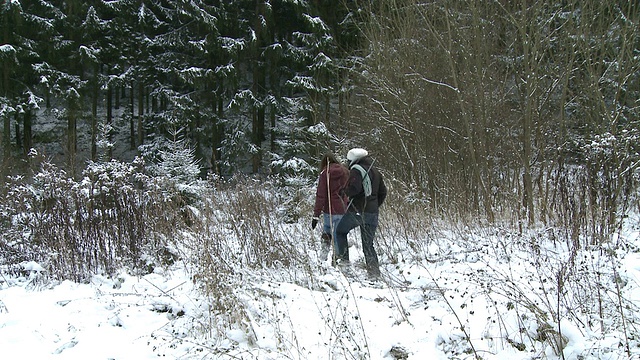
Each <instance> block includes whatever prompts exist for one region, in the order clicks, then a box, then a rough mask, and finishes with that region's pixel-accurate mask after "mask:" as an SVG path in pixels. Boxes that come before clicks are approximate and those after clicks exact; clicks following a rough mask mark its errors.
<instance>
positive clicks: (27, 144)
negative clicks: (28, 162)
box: [16, 109, 33, 155]
mask: <svg viewBox="0 0 640 360" xmlns="http://www.w3.org/2000/svg"><path fill="white" fill-rule="evenodd" d="M32 126H33V111H32V110H31V109H27V110H26V111H25V112H24V122H23V140H24V141H23V145H24V154H25V155H27V154H28V153H29V151H31V148H32V147H33V132H32ZM16 136H17V134H16Z"/></svg>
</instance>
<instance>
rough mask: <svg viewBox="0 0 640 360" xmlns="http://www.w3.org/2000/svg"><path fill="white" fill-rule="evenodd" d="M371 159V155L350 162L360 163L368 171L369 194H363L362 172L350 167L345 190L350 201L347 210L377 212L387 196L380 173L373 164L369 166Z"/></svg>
mask: <svg viewBox="0 0 640 360" xmlns="http://www.w3.org/2000/svg"><path fill="white" fill-rule="evenodd" d="M372 161H373V160H372V159H371V157H369V156H366V157H364V158H362V159H360V160H358V161H356V162H354V163H353V164H351V165H354V164H360V166H362V167H363V168H364V169H365V170H368V171H369V173H368V175H369V177H370V178H371V195H370V196H365V194H364V188H363V186H362V174H361V173H360V171H359V170H357V169H354V168H351V171H350V172H349V184H348V185H347V189H346V190H345V192H346V194H347V196H348V197H349V199H350V201H351V206H350V207H349V209H348V211H353V212H358V213H362V212H366V213H377V212H378V208H379V207H380V205H382V203H383V202H384V200H385V199H386V198H387V187H386V186H385V184H384V180H383V179H382V174H380V172H379V171H378V170H377V169H376V168H375V167H374V166H371V164H372Z"/></svg>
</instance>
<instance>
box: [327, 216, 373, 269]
mask: <svg viewBox="0 0 640 360" xmlns="http://www.w3.org/2000/svg"><path fill="white" fill-rule="evenodd" d="M358 226H359V227H360V237H361V238H362V252H364V259H365V261H366V263H367V271H368V272H369V273H374V274H379V273H380V268H379V265H378V255H377V254H376V249H375V248H374V247H373V238H374V236H375V234H376V229H377V228H378V213H364V214H357V213H353V212H348V213H346V214H345V215H344V216H343V217H342V220H341V221H340V223H339V224H338V227H337V228H336V236H335V239H336V240H335V242H336V256H337V258H338V259H342V260H349V244H348V243H347V235H348V234H349V231H351V230H352V229H354V228H356V227H358Z"/></svg>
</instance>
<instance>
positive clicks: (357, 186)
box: [335, 148, 387, 278]
mask: <svg viewBox="0 0 640 360" xmlns="http://www.w3.org/2000/svg"><path fill="white" fill-rule="evenodd" d="M347 160H348V161H349V169H350V171H349V183H348V185H347V188H346V189H345V193H346V195H347V196H348V197H349V200H350V202H349V204H348V209H347V212H346V214H345V215H344V216H343V217H342V220H341V221H340V223H339V224H338V227H337V228H336V235H335V236H336V241H335V243H336V251H337V258H338V260H339V261H341V262H345V263H348V261H349V249H348V243H347V235H348V233H349V231H351V230H352V229H354V228H356V227H360V235H361V238H362V251H363V252H364V258H365V261H366V266H367V273H368V275H369V277H371V278H378V277H379V276H380V267H379V264H378V255H377V254H376V250H375V248H374V246H373V239H374V236H375V233H376V229H377V228H378V214H379V209H380V206H381V205H382V203H384V200H385V199H386V197H387V187H386V186H385V184H384V180H383V178H382V175H381V174H380V172H379V171H378V170H377V169H376V168H375V167H374V166H373V160H372V159H371V157H370V156H369V153H368V152H367V151H366V150H365V149H361V148H354V149H351V150H349V152H348V153H347ZM355 165H360V166H359V167H360V170H359V169H358V167H357V166H355ZM361 169H364V170H365V174H364V176H363V174H362V172H361V171H362V170H361ZM366 177H369V179H368V180H367V179H365V178H366ZM367 181H370V184H366V182H367ZM369 185H370V192H371V193H370V194H369V195H367V194H366V193H365V188H366V187H367V186H369Z"/></svg>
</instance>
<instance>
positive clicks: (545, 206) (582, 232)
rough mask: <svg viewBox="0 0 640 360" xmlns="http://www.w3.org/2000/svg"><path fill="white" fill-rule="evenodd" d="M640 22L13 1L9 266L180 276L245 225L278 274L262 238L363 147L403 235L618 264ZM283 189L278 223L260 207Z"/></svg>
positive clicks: (566, 10) (249, 258)
mask: <svg viewBox="0 0 640 360" xmlns="http://www.w3.org/2000/svg"><path fill="white" fill-rule="evenodd" d="M639 21H640V5H639V4H638V3H637V2H634V1H596V0H587V1H577V0H574V1H572V0H568V1H502V0H496V1H486V2H485V1H472V0H459V1H418V0H397V1H396V0H389V1H360V0H354V1H346V0H339V1H330V0H327V1H324V0H323V1H320V0H310V1H300V0H280V1H278V0H272V1H269V0H251V1H249V0H238V1H197V0H192V1H183V0H181V1H146V0H113V1H95V0H93V1H78V0H67V1H44V0H38V1H36V0H33V1H25V0H20V1H19V0H3V1H2V5H0V42H1V44H2V45H0V72H1V74H2V75H1V78H0V119H1V121H2V128H1V129H0V131H1V136H0V139H1V151H2V153H1V156H2V168H1V170H0V178H1V179H2V181H1V182H0V196H1V197H2V202H1V203H0V228H1V229H2V233H3V235H2V237H0V259H1V260H2V264H3V265H6V266H11V264H18V263H20V262H21V261H25V260H36V261H38V262H42V263H46V264H49V265H50V267H49V269H50V271H51V275H52V276H54V277H57V278H69V279H74V280H82V279H85V278H86V277H87V276H89V275H90V274H91V273H95V272H96V271H98V270H99V271H104V272H105V273H111V274H112V273H115V272H116V271H117V270H118V269H119V268H120V266H122V264H123V263H126V264H129V265H130V266H133V267H144V266H145V264H147V265H148V263H149V262H150V261H151V260H150V259H149V258H148V256H151V257H157V258H158V259H159V260H158V259H156V260H154V261H160V262H167V261H171V259H174V260H175V258H178V257H180V254H178V251H177V250H176V248H175V247H172V246H168V245H169V243H170V242H171V241H170V240H168V239H172V238H176V234H177V233H178V232H180V231H182V230H185V229H189V230H194V231H196V232H197V231H200V233H199V234H200V236H202V237H203V238H201V240H202V241H204V242H205V243H206V244H200V245H206V246H205V247H206V248H207V249H209V250H208V251H213V249H214V248H215V247H216V246H218V245H219V243H215V242H210V241H212V240H213V239H217V240H219V241H223V240H222V238H220V239H218V238H217V235H215V234H208V233H206V231H205V232H202V231H203V230H202V229H203V227H204V224H205V222H203V221H202V219H203V218H207V216H212V217H216V216H220V215H219V214H218V213H217V212H216V211H218V210H220V209H226V210H228V212H226V214H227V216H230V217H231V220H230V223H231V224H233V225H234V231H235V232H236V233H237V235H238V238H239V239H254V240H255V243H251V246H249V247H247V248H244V247H242V249H243V251H247V253H245V254H244V256H245V257H246V258H245V260H244V261H246V262H247V263H249V265H256V266H258V265H259V266H271V265H273V264H276V263H278V264H279V263H281V262H282V261H283V259H287V253H288V251H289V250H288V249H287V248H286V246H287V245H285V244H282V243H280V242H275V243H274V242H268V243H263V242H264V239H263V236H264V235H265V234H264V233H261V232H262V231H267V233H266V237H267V238H269V239H272V237H273V236H272V235H274V234H273V233H269V231H272V229H271V228H270V227H269V226H270V225H269V224H270V223H269V221H271V220H273V218H272V216H273V214H277V215H278V221H283V222H286V223H293V222H297V221H298V220H300V219H305V218H308V216H310V214H309V213H310V203H309V194H310V190H309V188H310V187H312V186H313V185H314V182H315V181H316V176H317V164H316V163H317V161H318V159H319V158H320V157H321V155H322V154H323V153H324V152H326V151H333V152H335V153H336V154H338V155H343V154H346V151H347V150H348V149H349V148H350V147H354V146H362V147H365V148H367V149H368V150H369V151H370V152H371V154H372V155H373V156H374V158H375V161H376V166H377V167H378V168H380V169H381V171H382V172H383V174H384V175H385V178H386V179H388V183H389V186H390V189H391V194H392V195H393V196H391V199H390V202H389V204H387V207H386V209H385V213H386V215H385V216H388V217H389V218H391V219H392V220H389V221H388V222H384V221H383V223H382V226H383V228H384V227H385V226H387V227H391V226H393V227H394V229H397V233H398V234H399V235H398V239H404V238H405V237H406V238H407V239H408V238H411V239H419V238H421V235H420V232H421V231H422V230H428V229H427V228H428V227H429V226H430V225H425V224H427V223H428V224H431V223H435V222H436V220H437V219H442V220H444V221H445V223H446V224H457V225H456V227H457V226H458V225H459V224H463V225H465V226H480V225H482V226H484V225H487V226H494V227H497V226H499V227H500V228H503V229H507V230H506V231H507V232H509V233H513V234H516V236H523V238H526V240H525V242H526V243H527V246H530V247H531V249H533V250H532V251H535V249H538V246H539V244H538V243H537V241H538V240H539V239H535V238H528V237H526V236H525V235H523V234H527V230H528V229H537V230H536V231H540V234H545V239H546V238H547V237H548V239H547V240H549V239H550V241H553V242H554V243H555V242H556V241H559V242H560V243H563V244H565V245H566V247H567V248H568V249H569V250H570V251H571V253H572V254H574V255H575V254H576V252H577V251H579V250H584V249H595V248H599V249H602V247H603V246H610V245H611V244H612V243H611V241H612V240H611V239H612V236H614V235H615V233H616V231H618V230H619V229H620V228H621V227H622V224H623V221H624V220H625V219H626V216H627V215H628V214H629V213H630V212H635V211H637V210H638V205H640V203H639V202H638V197H637V186H638V180H639V176H640V173H639V172H638V165H640V153H639V150H640V148H639V147H640V146H639V138H638V136H639V135H640V134H639V132H640V129H639V127H638V121H639V117H638V115H639V113H640V100H639V99H640V30H639V29H640V26H639ZM241 174H242V175H245V176H248V178H247V177H245V176H240V175H241ZM270 186H274V192H275V193H282V194H284V195H283V196H282V197H281V198H280V197H279V198H278V199H281V200H282V201H280V203H279V204H278V205H277V206H275V205H273V206H272V205H271V204H270V203H268V202H264V201H266V200H264V199H262V198H259V197H256V196H258V195H252V194H251V193H250V192H251V191H252V190H254V191H255V192H256V193H260V192H259V191H258V190H260V189H263V188H265V187H267V188H270ZM205 189H206V191H208V192H205ZM229 189H232V190H234V191H236V193H233V195H229V196H230V198H231V199H234V200H233V205H229V206H228V208H225V206H223V205H221V204H220V203H217V204H212V203H211V202H213V203H215V202H216V201H219V200H216V199H217V198H216V197H215V196H216V195H212V193H211V192H213V193H214V194H216V192H220V191H226V190H229ZM205 194H206V195H205ZM217 194H218V195H219V194H220V193H217ZM214 205H216V206H218V207H217V208H216V207H215V206H214ZM274 206H275V207H274ZM269 211H270V212H269ZM209 219H210V218H209ZM427 219H429V220H427ZM267 220H269V221H267ZM235 225H238V226H237V227H235ZM245 226H249V227H252V229H253V230H248V229H247V228H245ZM245 231H248V232H249V233H245ZM254 232H255V233H254ZM427 232H428V231H427ZM247 234H248V235H247ZM254 235H255V236H256V237H255V238H254V237H253V236H254ZM205 238H206V239H208V240H203V239H205ZM240 241H244V240H240ZM247 241H248V240H247ZM252 241H253V240H252ZM425 241H426V240H425ZM174 245H175V244H174ZM614 245H615V246H619V245H620V244H618V243H616V244H614ZM199 248H201V247H199ZM160 250H161V251H160ZM218 255H220V254H218ZM390 257H392V256H390ZM288 261H292V260H291V259H288ZM574 265H575V264H574V263H573V262H572V261H571V259H569V261H568V262H567V265H566V266H567V268H564V267H563V268H562V269H561V271H559V272H558V273H557V274H556V275H557V276H558V279H560V278H561V277H562V278H564V276H565V275H566V276H568V275H567V274H568V273H569V272H570V270H571V269H572V266H574ZM202 266H203V267H206V266H209V267H210V269H209V270H208V276H209V277H206V276H205V277H203V278H202V279H205V280H206V283H207V285H206V287H207V288H208V289H209V290H210V291H214V290H212V289H214V288H216V286H217V287H218V288H220V287H221V286H222V285H221V284H223V283H224V281H223V280H224V279H223V277H222V275H220V274H228V272H225V271H223V270H224V269H221V266H225V265H224V264H219V263H218V264H215V263H214V260H213V258H211V259H208V260H206V261H203V263H202ZM214 270H215V271H217V275H216V274H214V273H213V272H214ZM205 272H206V271H205ZM554 276H555V275H554ZM222 287H224V286H222ZM217 291H219V290H217Z"/></svg>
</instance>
